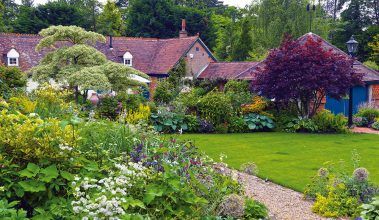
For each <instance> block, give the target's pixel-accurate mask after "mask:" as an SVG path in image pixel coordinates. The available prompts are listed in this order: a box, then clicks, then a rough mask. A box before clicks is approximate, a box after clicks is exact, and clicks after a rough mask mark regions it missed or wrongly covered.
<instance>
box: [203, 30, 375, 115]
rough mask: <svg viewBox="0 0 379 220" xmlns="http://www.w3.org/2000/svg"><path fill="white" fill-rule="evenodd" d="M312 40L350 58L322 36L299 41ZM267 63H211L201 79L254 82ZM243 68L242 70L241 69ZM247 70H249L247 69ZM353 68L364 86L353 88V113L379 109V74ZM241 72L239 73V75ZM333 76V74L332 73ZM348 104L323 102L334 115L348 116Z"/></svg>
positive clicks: (357, 65)
mask: <svg viewBox="0 0 379 220" xmlns="http://www.w3.org/2000/svg"><path fill="white" fill-rule="evenodd" d="M309 38H312V39H313V40H315V41H318V40H320V41H321V44H322V46H323V47H324V48H325V49H327V50H329V49H330V50H332V51H334V52H335V53H337V54H341V55H344V56H349V55H348V54H346V53H345V52H344V51H342V50H340V49H339V48H337V47H336V46H334V45H332V44H330V43H329V42H327V41H326V40H324V39H322V38H321V37H320V36H318V35H316V34H313V33H308V34H305V35H303V36H301V37H300V38H298V39H297V40H298V41H299V42H300V43H302V42H306V41H307V39H309ZM264 66H265V61H264V60H263V61H262V62H259V63H250V67H249V63H246V64H243V63H210V64H209V65H208V66H207V68H205V69H204V70H203V71H202V73H200V75H199V78H201V79H212V78H215V77H219V78H223V79H225V80H230V79H236V80H248V81H252V80H253V79H254V77H255V76H256V75H257V74H259V72H260V71H261V70H262V68H264ZM240 67H241V69H239V68H240ZM246 68H247V69H246ZM353 68H354V70H355V72H357V73H361V74H362V75H363V79H362V80H363V82H364V85H362V86H355V87H354V88H353V111H354V113H356V112H357V111H358V108H359V106H360V105H361V104H367V103H368V104H370V105H375V106H376V107H378V108H379V72H378V71H375V70H373V69H370V68H369V67H367V66H365V65H363V64H362V63H361V62H359V61H355V62H354V65H353ZM237 72H239V73H237ZM331 74H333V73H331ZM348 103H349V99H348V98H346V99H341V100H336V99H333V98H331V97H329V96H327V97H326V99H325V100H323V103H322V107H323V108H326V109H329V110H331V111H332V112H333V113H335V114H338V113H343V114H345V115H348V110H349V108H348Z"/></svg>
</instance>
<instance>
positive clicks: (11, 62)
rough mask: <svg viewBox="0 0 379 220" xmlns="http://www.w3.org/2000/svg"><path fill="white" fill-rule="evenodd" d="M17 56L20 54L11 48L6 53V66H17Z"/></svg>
mask: <svg viewBox="0 0 379 220" xmlns="http://www.w3.org/2000/svg"><path fill="white" fill-rule="evenodd" d="M19 57H20V54H19V53H18V52H17V51H16V50H15V49H11V50H10V51H9V52H8V53H7V59H8V66H18V58H19Z"/></svg>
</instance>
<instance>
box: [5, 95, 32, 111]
mask: <svg viewBox="0 0 379 220" xmlns="http://www.w3.org/2000/svg"><path fill="white" fill-rule="evenodd" d="M8 102H9V107H10V108H11V109H13V110H16V111H20V112H21V113H22V114H29V113H33V112H34V111H35V109H36V105H37V104H36V103H35V102H33V101H31V100H30V99H29V98H28V97H26V96H20V97H16V96H14V97H12V98H10V99H9V101H8Z"/></svg>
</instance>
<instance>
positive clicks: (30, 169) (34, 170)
mask: <svg viewBox="0 0 379 220" xmlns="http://www.w3.org/2000/svg"><path fill="white" fill-rule="evenodd" d="M39 171H40V168H39V166H38V165H36V164H34V163H28V166H27V167H26V169H24V170H21V171H20V172H18V173H19V174H20V176H21V177H28V178H31V177H35V176H37V174H38V173H39Z"/></svg>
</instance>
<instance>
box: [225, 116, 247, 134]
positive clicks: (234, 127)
mask: <svg viewBox="0 0 379 220" xmlns="http://www.w3.org/2000/svg"><path fill="white" fill-rule="evenodd" d="M228 127H229V132H230V133H244V132H246V131H248V129H249V128H248V127H247V123H246V121H245V120H244V117H243V116H232V117H230V119H229V122H228Z"/></svg>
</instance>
